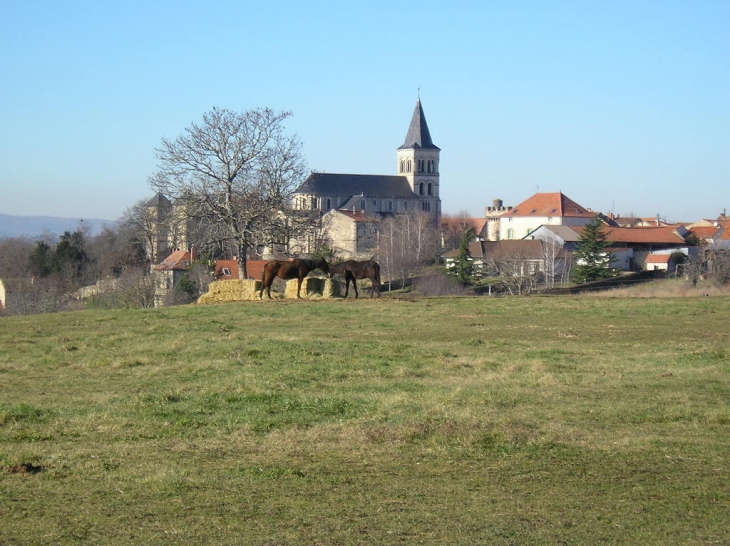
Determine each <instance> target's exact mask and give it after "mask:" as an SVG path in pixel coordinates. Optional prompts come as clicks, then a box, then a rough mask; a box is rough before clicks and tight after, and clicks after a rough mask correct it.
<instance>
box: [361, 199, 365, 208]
mask: <svg viewBox="0 0 730 546" xmlns="http://www.w3.org/2000/svg"><path fill="white" fill-rule="evenodd" d="M360 210H365V199H360Z"/></svg>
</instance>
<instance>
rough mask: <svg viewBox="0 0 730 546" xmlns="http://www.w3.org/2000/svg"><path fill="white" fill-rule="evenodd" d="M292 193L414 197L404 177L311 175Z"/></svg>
mask: <svg viewBox="0 0 730 546" xmlns="http://www.w3.org/2000/svg"><path fill="white" fill-rule="evenodd" d="M294 193H314V194H330V195H348V196H349V195H360V194H363V195H364V196H365V197H372V196H387V197H415V196H416V194H414V193H413V190H411V186H410V184H409V183H408V179H407V178H406V177H405V176H391V175H380V174H335V173H312V174H310V175H309V177H308V178H307V179H306V180H305V181H304V183H303V184H302V185H301V186H299V188H297V189H296V191H295V192H294Z"/></svg>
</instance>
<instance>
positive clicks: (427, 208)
mask: <svg viewBox="0 0 730 546" xmlns="http://www.w3.org/2000/svg"><path fill="white" fill-rule="evenodd" d="M421 210H422V211H423V212H431V203H429V202H427V201H424V202H423V203H421Z"/></svg>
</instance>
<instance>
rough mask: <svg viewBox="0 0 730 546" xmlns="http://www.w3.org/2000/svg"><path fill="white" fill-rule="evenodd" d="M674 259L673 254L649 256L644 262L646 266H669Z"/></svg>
mask: <svg viewBox="0 0 730 546" xmlns="http://www.w3.org/2000/svg"><path fill="white" fill-rule="evenodd" d="M671 259H672V255H671V254H649V255H648V256H647V257H646V259H645V260H644V263H645V264H668V263H669V260H671Z"/></svg>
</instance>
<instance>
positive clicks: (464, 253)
mask: <svg viewBox="0 0 730 546" xmlns="http://www.w3.org/2000/svg"><path fill="white" fill-rule="evenodd" d="M475 233H476V232H475V230H474V228H473V227H470V228H469V229H467V230H466V231H465V232H464V235H462V237H461V242H460V243H459V255H458V256H457V257H456V262H455V263H454V271H455V272H456V278H457V279H458V281H459V282H460V283H461V284H468V283H470V282H471V281H472V278H473V276H474V260H473V259H472V256H471V252H470V251H469V243H470V242H471V240H472V239H473V238H474V234H475Z"/></svg>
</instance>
